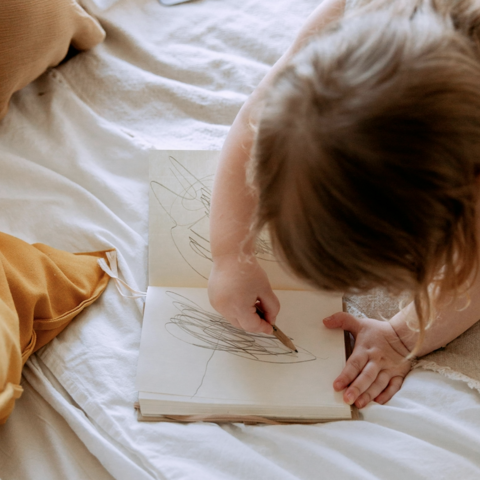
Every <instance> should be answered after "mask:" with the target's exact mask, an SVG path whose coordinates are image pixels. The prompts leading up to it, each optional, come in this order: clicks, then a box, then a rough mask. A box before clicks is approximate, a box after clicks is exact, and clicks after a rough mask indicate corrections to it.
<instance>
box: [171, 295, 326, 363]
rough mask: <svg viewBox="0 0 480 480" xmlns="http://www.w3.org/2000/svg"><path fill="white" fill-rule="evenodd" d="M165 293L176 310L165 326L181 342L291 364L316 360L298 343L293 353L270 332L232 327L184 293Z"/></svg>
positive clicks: (251, 357)
mask: <svg viewBox="0 0 480 480" xmlns="http://www.w3.org/2000/svg"><path fill="white" fill-rule="evenodd" d="M166 295H167V296H168V297H170V298H171V300H172V303H173V305H174V306H175V308H176V309H177V310H178V312H179V313H178V314H176V315H175V316H173V317H172V318H171V319H170V321H169V322H168V323H167V324H166V325H165V328H166V329H167V331H168V332H169V333H170V334H171V335H173V336H174V337H176V338H178V339H179V340H181V341H183V342H186V343H188V344H190V345H194V346H196V347H200V348H205V349H209V350H213V352H214V353H215V352H227V353H230V354H232V355H236V356H238V357H243V358H246V359H249V360H253V361H257V362H266V363H280V364H281V363H284V364H293V363H304V362H312V361H315V360H317V357H316V356H315V355H313V354H312V353H310V352H309V351H307V350H305V349H304V348H302V347H301V346H298V345H296V347H297V350H298V353H294V352H292V351H291V350H290V349H289V348H287V347H285V345H283V344H282V343H281V342H280V341H279V340H278V339H277V338H276V337H274V336H272V335H265V334H262V333H250V332H245V331H243V330H240V329H238V328H235V327H234V326H233V325H232V324H230V323H229V322H228V321H227V320H225V318H223V317H222V316H221V315H219V314H218V313H214V312H211V311H207V310H205V309H203V308H202V307H200V306H199V305H197V304H196V303H194V302H192V301H191V300H189V299H188V298H186V297H184V296H183V295H180V294H178V293H175V292H171V291H167V292H166ZM212 356H213V354H212ZM210 358H211V357H210Z"/></svg>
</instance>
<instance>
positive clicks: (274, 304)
mask: <svg viewBox="0 0 480 480" xmlns="http://www.w3.org/2000/svg"><path fill="white" fill-rule="evenodd" d="M259 301H260V307H261V309H262V312H263V316H264V317H265V320H267V322H268V323H270V324H271V325H275V320H276V319H277V315H278V312H279V311H280V301H279V300H278V298H277V296H276V295H275V294H274V293H273V290H270V291H266V292H264V293H262V295H261V296H260V297H259Z"/></svg>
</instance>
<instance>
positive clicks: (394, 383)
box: [374, 376, 404, 405]
mask: <svg viewBox="0 0 480 480" xmlns="http://www.w3.org/2000/svg"><path fill="white" fill-rule="evenodd" d="M403 380H404V377H400V376H396V377H392V378H391V379H390V382H389V384H388V387H387V388H386V389H385V390H384V391H383V392H382V393H381V394H380V395H378V397H377V398H374V400H375V401H376V402H377V403H380V404H382V405H383V404H384V403H387V402H388V401H389V400H390V399H391V398H392V397H393V396H394V395H395V394H396V393H397V392H398V391H399V390H400V388H401V386H402V383H403Z"/></svg>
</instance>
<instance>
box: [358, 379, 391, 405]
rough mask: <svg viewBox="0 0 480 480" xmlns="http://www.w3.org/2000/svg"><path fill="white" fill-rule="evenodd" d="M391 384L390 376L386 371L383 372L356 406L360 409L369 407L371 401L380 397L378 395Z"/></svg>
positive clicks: (361, 396)
mask: <svg viewBox="0 0 480 480" xmlns="http://www.w3.org/2000/svg"><path fill="white" fill-rule="evenodd" d="M389 382H390V375H389V374H388V373H387V372H386V371H385V370H382V371H381V372H380V373H379V374H378V376H377V378H376V380H375V381H374V382H373V383H372V384H371V385H370V387H369V388H367V390H366V391H365V392H363V393H362V394H361V395H360V396H359V397H358V398H357V400H356V401H355V405H356V406H357V407H358V408H363V407H365V406H366V405H368V404H369V403H370V401H372V400H373V399H374V398H376V397H378V395H380V393H382V392H383V391H384V390H385V388H387V385H388V383H389Z"/></svg>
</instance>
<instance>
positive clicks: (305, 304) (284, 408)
mask: <svg viewBox="0 0 480 480" xmlns="http://www.w3.org/2000/svg"><path fill="white" fill-rule="evenodd" d="M217 159H218V152H205V151H161V152H157V155H156V156H155V158H152V160H151V163H150V229H149V285H150V286H149V287H148V293H147V301H146V306H145V314H144V320H143V329H142V338H141V346H140V358H139V363H138V372H137V388H138V391H139V405H140V411H141V415H142V417H143V419H149V418H150V419H162V418H175V419H181V417H178V416H184V417H185V418H186V419H187V420H188V416H196V417H195V418H194V419H195V420H198V419H199V418H200V419H204V420H209V419H210V418H218V417H222V416H223V417H228V418H229V419H230V420H232V421H242V418H244V417H245V418H247V417H252V416H253V417H258V418H266V419H277V420H280V421H292V422H303V421H304V422H311V421H326V420H334V419H350V418H351V417H352V413H351V408H350V406H348V405H346V404H344V403H343V401H342V394H341V393H338V392H335V391H334V390H333V387H332V384H333V381H334V379H335V378H336V377H337V376H338V375H339V373H340V372H341V370H342V368H343V367H344V365H345V342H344V334H343V331H341V330H328V329H327V328H325V327H324V325H323V323H322V320H323V318H325V317H326V316H329V315H331V314H332V313H335V312H338V311H341V310H342V299H341V297H340V296H338V295H337V296H333V295H327V294H324V293H318V292H313V291H309V290H308V289H306V288H305V287H304V286H303V285H302V284H300V283H299V282H298V281H297V280H295V279H292V278H291V277H289V276H288V274H286V273H285V271H284V270H283V269H282V268H281V266H280V265H279V263H278V262H277V261H276V260H275V257H274V256H273V252H272V251H271V249H270V246H269V242H268V241H265V240H263V241H261V242H259V244H258V248H257V249H256V255H257V258H258V259H259V262H260V263H261V265H262V267H263V268H264V269H265V270H266V272H267V274H268V276H269V279H270V281H271V284H272V287H273V288H274V289H275V293H276V295H277V296H278V298H279V300H280V304H281V310H280V314H279V316H278V318H277V325H278V327H279V328H280V329H281V330H282V331H283V332H284V333H285V334H286V335H288V336H289V337H290V338H291V340H292V341H293V343H294V344H295V347H296V349H297V350H298V352H293V351H292V350H290V349H289V348H288V347H286V346H285V345H283V344H282V343H281V342H280V341H279V340H278V339H277V338H276V337H274V336H269V335H264V334H253V333H247V332H244V331H243V330H239V329H236V328H235V327H233V326H232V325H231V324H230V323H229V322H227V321H226V320H225V319H224V318H222V316H221V315H219V314H218V313H217V312H216V311H215V310H214V309H213V308H212V307H211V306H210V303H209V300H208V294H207V290H206V286H207V280H208V275H209V272H210V269H211V266H212V259H211V254H210V244H209V211H210V197H211V191H212V184H213V177H214V173H215V168H216V164H217ZM175 416H177V417H175Z"/></svg>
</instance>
